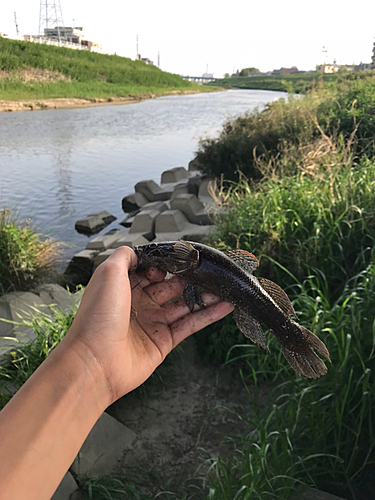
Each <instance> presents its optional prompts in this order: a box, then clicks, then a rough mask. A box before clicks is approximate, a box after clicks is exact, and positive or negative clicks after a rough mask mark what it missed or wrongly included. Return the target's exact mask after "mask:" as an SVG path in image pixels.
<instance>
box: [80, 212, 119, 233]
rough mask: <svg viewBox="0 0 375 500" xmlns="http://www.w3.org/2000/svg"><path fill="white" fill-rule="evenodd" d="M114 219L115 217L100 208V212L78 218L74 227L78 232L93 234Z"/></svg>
mask: <svg viewBox="0 0 375 500" xmlns="http://www.w3.org/2000/svg"><path fill="white" fill-rule="evenodd" d="M114 220H116V217H114V216H113V215H111V214H110V213H109V212H107V211H105V210H102V211H101V212H95V213H93V214H89V215H88V216H87V217H84V218H83V219H80V220H78V221H77V222H76V224H75V228H76V230H77V231H78V232H79V233H85V234H94V233H97V232H99V231H100V230H101V229H103V228H104V227H106V226H108V224H110V223H111V222H113V221H114Z"/></svg>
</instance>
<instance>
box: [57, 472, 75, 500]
mask: <svg viewBox="0 0 375 500" xmlns="http://www.w3.org/2000/svg"><path fill="white" fill-rule="evenodd" d="M77 490H78V485H77V483H76V482H75V480H74V478H73V476H72V475H71V473H70V472H67V473H66V474H65V476H64V477H63V480H62V481H61V483H60V484H59V487H58V488H57V490H56V491H55V493H54V495H53V496H52V498H51V500H70V495H72V494H73V493H74V492H75V491H77Z"/></svg>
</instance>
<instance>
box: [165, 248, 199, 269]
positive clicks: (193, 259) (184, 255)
mask: <svg viewBox="0 0 375 500" xmlns="http://www.w3.org/2000/svg"><path fill="white" fill-rule="evenodd" d="M173 251H174V253H173V255H171V256H170V257H168V258H169V260H170V262H172V261H173V264H174V266H175V269H174V270H173V274H178V273H182V272H184V271H187V270H189V269H195V268H196V267H197V266H198V263H199V252H198V250H196V249H195V248H194V247H193V245H192V244H191V243H189V242H188V241H184V240H179V241H177V242H176V243H175V244H174V245H173Z"/></svg>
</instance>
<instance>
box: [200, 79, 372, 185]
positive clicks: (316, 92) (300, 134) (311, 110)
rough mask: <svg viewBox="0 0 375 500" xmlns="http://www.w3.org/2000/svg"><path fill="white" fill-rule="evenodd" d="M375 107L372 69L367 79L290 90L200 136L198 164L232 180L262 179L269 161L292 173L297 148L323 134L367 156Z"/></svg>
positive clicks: (280, 171)
mask: <svg viewBox="0 0 375 500" xmlns="http://www.w3.org/2000/svg"><path fill="white" fill-rule="evenodd" d="M374 110H375V78H374V75H373V73H372V72H371V73H370V74H369V75H368V76H366V78H362V79H357V80H354V81H351V80H348V79H346V80H343V81H341V82H340V83H337V84H333V83H332V84H329V85H328V86H326V87H316V88H314V89H312V90H311V91H309V92H307V94H306V95H305V96H303V97H302V96H294V95H292V94H289V95H288V99H279V100H277V101H274V102H272V103H270V104H268V105H267V106H266V108H265V109H264V110H263V111H261V112H259V111H255V112H253V113H247V114H244V115H240V116H238V117H236V118H234V119H231V120H229V121H228V122H227V123H226V124H225V125H224V126H223V128H222V130H221V132H220V134H219V135H218V136H217V137H213V138H205V139H202V140H201V142H200V145H199V148H198V151H197V161H198V162H199V165H200V167H199V168H200V169H201V170H202V171H203V172H204V173H206V174H208V175H211V176H214V177H220V176H221V175H222V176H224V179H225V180H233V181H238V180H239V178H240V173H242V174H243V175H244V176H245V177H246V178H247V179H254V180H259V179H261V178H262V176H263V173H262V170H261V169H260V165H259V164H260V163H264V162H267V163H270V164H272V166H273V167H274V168H275V171H277V173H278V174H279V175H284V174H285V173H287V174H295V173H296V172H297V170H298V163H299V160H300V158H299V157H298V155H299V154H300V153H301V148H302V149H303V148H305V149H307V150H312V149H314V144H312V143H313V142H314V141H315V140H317V139H319V138H322V137H327V136H328V137H331V136H333V137H339V136H342V137H343V139H344V141H345V142H350V143H351V145H352V146H355V148H356V149H354V152H355V153H356V154H357V155H362V154H363V153H365V154H367V155H369V156H371V155H372V154H373V153H374V129H375V121H374V120H375V119H374V114H375V113H374ZM291 153H293V155H292V154H291ZM311 154H312V152H311ZM286 163H288V170H287V171H286Z"/></svg>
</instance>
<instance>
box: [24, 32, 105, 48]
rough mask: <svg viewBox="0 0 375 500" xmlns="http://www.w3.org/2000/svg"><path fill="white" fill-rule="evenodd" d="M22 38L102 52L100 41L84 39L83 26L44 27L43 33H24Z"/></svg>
mask: <svg viewBox="0 0 375 500" xmlns="http://www.w3.org/2000/svg"><path fill="white" fill-rule="evenodd" d="M23 39H24V40H26V41H27V42H34V43H45V44H47V45H58V46H60V47H68V48H70V49H78V50H89V51H90V52H102V46H101V44H100V43H96V42H92V41H91V40H86V38H85V35H84V33H83V28H72V27H70V26H56V27H55V28H45V29H44V35H24V37H23Z"/></svg>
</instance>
